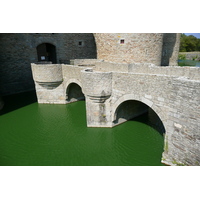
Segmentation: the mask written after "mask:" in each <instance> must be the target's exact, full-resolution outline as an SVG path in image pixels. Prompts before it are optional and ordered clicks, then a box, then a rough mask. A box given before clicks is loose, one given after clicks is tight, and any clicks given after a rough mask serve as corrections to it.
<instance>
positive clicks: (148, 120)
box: [129, 108, 165, 136]
mask: <svg viewBox="0 0 200 200" xmlns="http://www.w3.org/2000/svg"><path fill="white" fill-rule="evenodd" d="M129 121H137V122H140V123H143V124H147V125H148V126H150V127H152V128H153V129H155V130H156V131H157V132H158V133H160V134H161V135H162V136H163V134H165V127H164V125H163V123H162V121H161V119H160V118H159V117H158V115H157V114H156V113H155V112H154V111H153V110H152V109H151V108H149V110H148V111H147V112H146V113H144V114H142V115H140V116H138V117H135V118H133V119H130V120H129Z"/></svg>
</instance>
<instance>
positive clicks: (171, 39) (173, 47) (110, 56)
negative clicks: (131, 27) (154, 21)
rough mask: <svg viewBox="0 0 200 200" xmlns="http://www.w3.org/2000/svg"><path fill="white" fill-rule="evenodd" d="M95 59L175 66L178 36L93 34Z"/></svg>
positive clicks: (172, 34)
mask: <svg viewBox="0 0 200 200" xmlns="http://www.w3.org/2000/svg"><path fill="white" fill-rule="evenodd" d="M94 37H95V41H96V44H97V57H98V59H103V60H105V61H111V62H115V63H153V64H155V65H158V66H160V65H163V66H168V65H170V66H173V65H177V58H178V52H179V45H180V43H179V41H180V34H176V33H95V34H94Z"/></svg>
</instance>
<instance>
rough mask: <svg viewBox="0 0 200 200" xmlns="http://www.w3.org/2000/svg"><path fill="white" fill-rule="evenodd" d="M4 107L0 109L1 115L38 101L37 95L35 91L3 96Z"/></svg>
mask: <svg viewBox="0 0 200 200" xmlns="http://www.w3.org/2000/svg"><path fill="white" fill-rule="evenodd" d="M2 99H3V102H4V107H3V109H2V110H1V111H0V115H4V114H6V113H9V112H12V111H14V110H17V109H19V108H22V107H24V106H27V105H29V104H32V103H35V102H37V96H36V92H35V91H29V92H23V93H18V94H13V95H7V96H3V97H2Z"/></svg>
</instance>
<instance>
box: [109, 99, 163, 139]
mask: <svg viewBox="0 0 200 200" xmlns="http://www.w3.org/2000/svg"><path fill="white" fill-rule="evenodd" d="M115 113H116V115H115V120H114V121H113V122H114V123H115V124H120V123H123V122H126V121H138V122H140V123H144V124H147V125H148V126H150V127H152V128H153V129H155V130H156V131H157V132H159V133H160V134H161V135H163V134H164V133H165V127H164V125H163V122H162V121H161V119H160V117H159V116H158V115H157V114H156V112H155V111H154V110H153V109H152V108H150V107H149V106H148V105H146V104H144V103H142V102H140V101H136V100H128V101H124V102H123V103H121V104H120V105H119V106H118V108H117V109H116V112H115Z"/></svg>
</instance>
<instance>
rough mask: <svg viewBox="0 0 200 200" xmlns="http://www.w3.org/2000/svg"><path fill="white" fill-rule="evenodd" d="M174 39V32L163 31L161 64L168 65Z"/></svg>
mask: <svg viewBox="0 0 200 200" xmlns="http://www.w3.org/2000/svg"><path fill="white" fill-rule="evenodd" d="M176 39H177V34H176V33H164V35H163V48H162V60H161V66H169V61H170V58H171V57H172V54H173V52H174V47H175V44H176Z"/></svg>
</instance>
